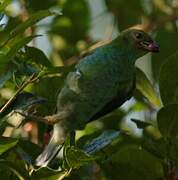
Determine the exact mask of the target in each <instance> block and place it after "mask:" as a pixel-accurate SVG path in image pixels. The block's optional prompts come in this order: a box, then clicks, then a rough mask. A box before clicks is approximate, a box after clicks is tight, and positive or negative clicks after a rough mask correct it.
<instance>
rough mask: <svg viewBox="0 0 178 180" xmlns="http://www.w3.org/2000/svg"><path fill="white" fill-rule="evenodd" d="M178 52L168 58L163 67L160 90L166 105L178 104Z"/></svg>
mask: <svg viewBox="0 0 178 180" xmlns="http://www.w3.org/2000/svg"><path fill="white" fill-rule="evenodd" d="M177 69H178V52H176V53H175V54H173V55H172V56H170V57H168V58H167V60H166V62H165V63H164V64H163V65H162V67H161V71H160V76H159V89H160V94H161V99H162V101H163V104H164V105H167V104H173V103H178V71H177Z"/></svg>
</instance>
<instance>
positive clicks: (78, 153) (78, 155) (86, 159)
mask: <svg viewBox="0 0 178 180" xmlns="http://www.w3.org/2000/svg"><path fill="white" fill-rule="evenodd" d="M65 156H66V162H67V164H68V166H69V167H70V168H79V167H80V166H83V165H86V164H88V163H90V162H91V161H93V160H94V158H93V157H92V156H90V155H88V154H86V153H85V152H84V151H82V150H80V149H78V148H76V147H73V146H72V147H68V148H67V149H66V152H65Z"/></svg>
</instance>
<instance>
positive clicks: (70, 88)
mask: <svg viewBox="0 0 178 180" xmlns="http://www.w3.org/2000/svg"><path fill="white" fill-rule="evenodd" d="M76 78H78V77H76ZM70 79H72V78H70ZM73 82H75V84H74V83H73ZM131 84H132V80H131V79H126V78H125V79H123V80H122V79H120V78H119V76H118V77H116V76H107V75H103V76H93V77H92V78H91V77H90V78H88V77H85V76H83V77H80V78H78V80H77V81H72V82H71V84H70V82H68V84H67V86H65V87H64V88H63V90H62V91H61V93H60V95H59V98H58V111H62V110H65V109H71V113H70V115H69V118H68V121H72V122H73V123H70V124H71V125H72V126H73V127H72V128H75V129H76V128H77V129H78V128H81V127H84V125H85V124H86V122H88V121H89V120H90V118H91V117H92V116H93V115H94V114H96V113H97V112H98V111H99V110H100V109H101V108H102V107H103V106H104V105H105V104H107V103H108V102H109V101H111V100H112V99H113V97H115V96H116V95H118V93H122V92H123V91H128V90H129V89H130V88H131V87H132V85H131ZM74 87H75V88H74Z"/></svg>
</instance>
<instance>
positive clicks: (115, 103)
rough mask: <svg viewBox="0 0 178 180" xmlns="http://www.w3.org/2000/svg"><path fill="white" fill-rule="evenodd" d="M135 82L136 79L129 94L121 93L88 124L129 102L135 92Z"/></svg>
mask: <svg viewBox="0 0 178 180" xmlns="http://www.w3.org/2000/svg"><path fill="white" fill-rule="evenodd" d="M135 82H136V78H134V81H133V86H132V88H131V89H130V90H129V91H128V92H122V93H119V94H118V95H117V96H115V97H114V98H113V99H112V100H111V101H110V102H108V103H107V104H106V105H105V106H104V107H103V108H102V109H101V110H100V111H98V112H97V113H96V114H95V115H93V116H92V118H90V120H89V121H88V122H91V121H94V120H96V119H98V118H100V117H102V116H104V115H106V114H108V113H110V112H112V111H114V110H115V109H117V108H118V107H120V106H121V105H122V104H123V103H124V102H125V101H127V100H129V99H130V98H131V97H132V95H133V91H134V90H135Z"/></svg>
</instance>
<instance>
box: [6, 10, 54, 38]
mask: <svg viewBox="0 0 178 180" xmlns="http://www.w3.org/2000/svg"><path fill="white" fill-rule="evenodd" d="M55 14H56V13H54V12H51V11H49V10H41V11H38V12H36V13H34V14H33V15H31V16H30V18H29V19H28V20H26V21H25V22H23V23H21V24H20V25H18V26H17V27H16V28H15V29H13V30H12V31H11V32H10V35H9V39H11V38H13V37H15V36H17V35H18V34H20V33H22V32H24V31H25V30H26V29H27V28H28V27H31V26H32V25H34V24H36V23H37V22H38V21H40V20H42V19H44V18H46V17H48V16H53V15H55Z"/></svg>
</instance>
